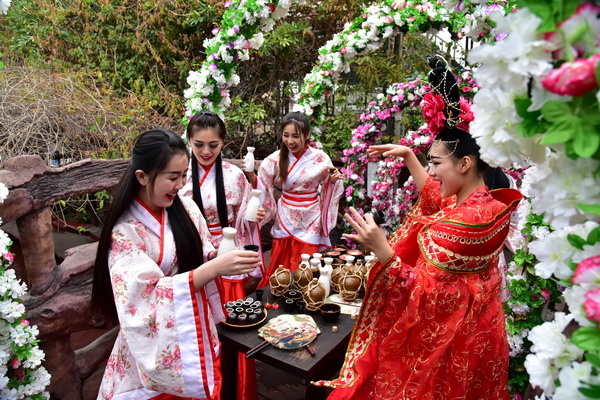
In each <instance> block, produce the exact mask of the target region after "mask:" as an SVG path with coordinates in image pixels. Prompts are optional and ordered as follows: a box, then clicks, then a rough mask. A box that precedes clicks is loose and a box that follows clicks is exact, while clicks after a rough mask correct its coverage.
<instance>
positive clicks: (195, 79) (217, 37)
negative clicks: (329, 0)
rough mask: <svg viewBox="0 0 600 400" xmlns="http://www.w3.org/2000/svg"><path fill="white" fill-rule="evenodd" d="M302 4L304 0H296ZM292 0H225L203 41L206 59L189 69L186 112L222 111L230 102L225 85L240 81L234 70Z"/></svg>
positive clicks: (288, 6) (255, 46) (188, 114)
mask: <svg viewBox="0 0 600 400" xmlns="http://www.w3.org/2000/svg"><path fill="white" fill-rule="evenodd" d="M296 2H297V3H298V4H304V3H305V2H306V0H296ZM291 4H292V0H272V1H267V0H233V1H231V0H228V1H226V2H225V7H227V10H226V11H225V13H224V14H223V20H222V21H221V27H220V28H215V29H213V31H212V33H213V35H214V36H213V37H212V38H211V39H207V40H205V42H204V48H205V51H206V55H207V59H206V60H205V61H204V62H203V63H202V67H201V69H200V70H199V71H190V72H189V75H188V77H187V83H188V84H189V85H190V87H189V88H188V89H186V90H185V91H184V97H185V98H186V99H188V100H187V101H186V112H185V114H186V116H187V117H190V116H192V115H194V114H195V113H196V112H198V111H206V110H210V111H215V112H220V113H222V112H223V111H224V110H225V109H226V108H227V107H229V105H230V104H231V98H230V96H229V89H230V88H231V87H233V86H236V85H237V84H238V83H239V82H240V77H239V76H238V75H237V74H236V71H237V67H238V65H239V63H240V62H241V61H245V60H248V59H249V58H250V54H249V50H250V49H259V48H260V47H261V46H262V44H263V41H264V37H263V32H269V31H271V30H273V27H274V26H275V21H276V20H278V19H280V18H284V17H285V16H287V15H288V13H289V9H290V6H291Z"/></svg>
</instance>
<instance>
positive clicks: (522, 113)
mask: <svg viewBox="0 0 600 400" xmlns="http://www.w3.org/2000/svg"><path fill="white" fill-rule="evenodd" d="M530 105H531V99H529V98H528V97H526V98H515V109H516V111H517V114H519V117H521V118H525V119H529V117H530V115H531V114H532V113H530V112H529V111H527V109H528V108H529V106H530ZM538 115H539V113H538ZM536 117H537V116H536Z"/></svg>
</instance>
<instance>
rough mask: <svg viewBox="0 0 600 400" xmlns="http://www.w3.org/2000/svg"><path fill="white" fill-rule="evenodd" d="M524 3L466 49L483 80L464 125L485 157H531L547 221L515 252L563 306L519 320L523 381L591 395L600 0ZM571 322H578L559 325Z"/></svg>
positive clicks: (597, 367) (599, 213)
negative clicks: (536, 318)
mask: <svg viewBox="0 0 600 400" xmlns="http://www.w3.org/2000/svg"><path fill="white" fill-rule="evenodd" d="M529 3H530V1H528V0H525V1H522V4H523V6H524V7H523V8H521V9H520V10H519V11H518V12H515V13H512V14H510V15H507V16H505V17H502V16H494V17H492V19H493V20H494V22H495V23H496V28H494V30H493V32H492V33H494V34H496V35H497V38H498V39H499V40H498V41H497V42H496V43H494V44H489V45H482V46H480V47H478V48H475V49H473V50H472V51H471V54H470V55H469V61H470V62H471V63H481V65H480V66H479V68H478V70H477V72H476V74H475V78H476V80H477V82H478V83H479V84H481V86H482V87H483V89H481V90H480V91H479V92H478V93H477V94H476V96H475V98H474V105H473V112H474V114H475V120H474V121H473V123H472V124H471V133H472V134H473V136H475V137H476V138H477V142H478V143H479V145H480V147H481V149H482V158H484V160H486V161H487V162H488V163H490V164H492V165H500V166H504V167H507V166H509V165H510V164H512V163H517V164H518V165H521V166H526V165H531V167H530V168H528V169H527V170H526V171H525V175H524V178H523V184H522V185H523V186H522V191H523V193H524V194H525V195H526V196H527V197H528V198H529V199H530V202H531V205H530V206H531V210H532V212H533V213H535V214H537V215H543V217H541V219H540V220H541V222H543V225H540V226H532V227H531V235H532V236H533V237H534V238H535V240H533V241H531V242H530V243H526V244H525V245H523V247H522V250H523V252H522V253H518V254H520V257H521V258H522V259H527V260H528V263H530V265H529V268H528V272H531V273H534V274H535V276H536V277H537V279H546V280H547V282H551V281H555V282H559V283H560V284H561V285H564V286H565V289H564V292H563V297H564V300H565V301H566V304H567V306H568V311H567V312H557V313H554V315H550V316H549V317H550V318H548V319H549V320H548V321H547V322H543V323H540V324H539V325H537V326H533V327H528V328H527V329H529V332H528V333H527V334H526V338H527V340H528V341H529V342H530V343H531V347H530V348H528V349H524V353H529V354H527V355H526V357H525V362H524V366H525V368H526V371H527V373H528V374H529V381H530V382H531V384H532V385H534V386H537V387H539V388H540V389H541V390H542V391H543V395H542V398H545V399H552V398H554V399H566V398H569V399H583V398H598V397H599V396H600V378H599V376H600V375H599V372H600V359H599V358H598V352H599V351H600V329H599V324H598V322H599V320H600V318H599V317H598V310H599V309H600V307H599V306H598V305H599V304H600V298H599V296H598V294H599V293H600V283H599V282H600V279H598V276H600V256H599V255H600V225H599V222H600V176H599V174H598V172H600V162H599V161H598V160H599V158H600V157H599V156H598V154H599V148H600V138H599V137H598V134H597V131H598V128H599V126H598V125H600V111H599V108H598V106H599V103H598V96H600V91H598V77H597V76H596V75H595V71H596V69H597V68H598V66H599V64H598V60H599V58H600V56H599V55H598V50H597V44H598V43H599V42H600V19H599V18H598V13H599V12H600V7H598V6H596V5H592V4H588V3H583V4H578V3H579V2H564V3H561V4H560V5H559V4H558V3H555V2H552V1H550V0H548V1H546V3H547V4H545V5H540V4H539V1H538V2H535V7H531V8H528V7H527V6H528V5H529ZM531 4H534V2H531ZM534 228H535V229H534ZM511 284H512V282H511ZM513 294H514V293H513ZM572 324H575V325H576V326H579V328H578V329H577V330H576V331H575V332H574V333H573V334H572V335H571V336H567V335H565V334H564V333H563V331H564V329H565V327H567V326H568V325H572ZM515 332H516V329H515ZM523 332H524V331H523Z"/></svg>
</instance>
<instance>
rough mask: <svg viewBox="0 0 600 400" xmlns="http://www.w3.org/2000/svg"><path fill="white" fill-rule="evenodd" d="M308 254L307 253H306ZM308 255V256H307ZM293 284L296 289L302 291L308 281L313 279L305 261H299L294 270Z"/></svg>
mask: <svg viewBox="0 0 600 400" xmlns="http://www.w3.org/2000/svg"><path fill="white" fill-rule="evenodd" d="M307 255H308V254H307ZM309 257H310V256H309ZM293 275H294V285H295V286H296V288H298V290H300V291H304V290H305V289H306V287H307V286H308V284H309V283H310V281H311V280H312V279H313V276H312V271H311V270H310V266H309V265H308V264H307V263H304V262H301V263H300V266H299V267H298V269H297V270H295V271H294V274H293Z"/></svg>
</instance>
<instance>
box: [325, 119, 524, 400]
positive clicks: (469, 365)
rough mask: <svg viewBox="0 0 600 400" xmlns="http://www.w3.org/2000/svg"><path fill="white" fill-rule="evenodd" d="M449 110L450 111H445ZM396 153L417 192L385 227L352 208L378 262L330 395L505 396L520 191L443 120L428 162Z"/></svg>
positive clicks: (440, 399) (396, 148)
mask: <svg viewBox="0 0 600 400" xmlns="http://www.w3.org/2000/svg"><path fill="white" fill-rule="evenodd" d="M449 119H450V118H448V120H449ZM368 152H369V153H370V155H371V156H373V155H377V154H383V156H385V157H389V156H397V157H403V158H404V160H405V162H406V165H407V167H408V169H409V171H410V173H411V174H412V176H413V178H414V180H415V183H416V184H417V187H418V188H419V190H420V192H421V193H420V197H419V199H418V200H417V203H416V204H415V206H414V208H413V209H412V210H411V212H410V213H409V214H408V215H407V216H406V217H405V220H404V221H403V224H402V225H401V226H400V227H399V228H398V230H397V231H396V232H395V233H394V234H393V235H392V236H391V237H390V238H389V243H388V241H387V240H386V238H385V234H384V232H383V231H382V230H381V229H380V228H379V227H378V226H377V225H376V224H375V222H374V221H373V217H372V215H370V214H366V215H365V217H364V218H362V217H361V216H360V214H359V213H358V212H356V210H354V209H353V208H351V209H350V213H351V215H348V214H346V219H347V220H348V222H349V223H350V224H351V225H352V227H353V228H354V230H355V232H356V234H354V235H345V236H346V237H347V238H350V239H353V240H356V241H358V242H359V243H361V244H363V245H364V246H365V247H368V248H370V249H372V251H373V252H374V253H375V254H376V256H377V258H378V259H379V260H380V262H377V263H376V264H375V265H374V266H373V268H372V269H371V272H370V274H369V282H368V286H367V290H366V294H365V298H364V299H363V303H362V307H361V309H360V314H359V316H358V318H357V320H356V324H355V327H354V330H353V333H352V336H351V340H350V344H349V347H348V351H347V353H346V359H345V361H344V365H343V367H342V369H341V372H340V377H339V378H338V379H336V380H333V381H331V382H329V381H321V382H317V383H316V384H317V385H321V386H328V387H333V388H335V389H334V390H333V392H332V393H331V394H330V396H329V399H330V400H341V399H344V400H349V399H352V400H368V399H386V400H390V399H397V400H417V399H418V400H450V399H452V400H457V399H461V400H480V399H486V400H488V399H494V400H508V399H510V396H509V393H508V389H507V380H508V361H509V347H508V342H507V336H506V329H505V317H504V311H503V306H502V302H501V300H500V292H501V289H502V285H501V282H502V279H501V276H500V273H499V270H498V256H499V254H500V252H501V251H502V249H503V247H504V240H505V238H506V236H507V233H508V231H509V225H510V214H511V212H512V211H513V210H514V209H515V208H516V206H517V204H518V203H519V201H520V199H521V197H522V196H521V194H520V193H519V192H518V191H517V190H514V189H508V188H507V187H508V186H509V182H508V179H507V177H506V176H505V175H504V173H503V172H502V171H501V170H500V169H498V168H491V167H489V166H488V165H487V164H486V163H485V162H483V161H482V160H481V159H480V157H479V146H478V145H477V143H476V142H475V139H473V138H472V137H471V136H470V135H469V133H468V127H467V126H466V125H464V124H463V125H462V126H461V127H456V126H455V127H446V129H444V130H443V131H442V132H441V133H439V134H438V135H437V136H436V140H435V141H434V142H433V144H432V146H431V149H430V153H429V154H430V166H429V170H428V171H426V170H425V169H424V168H423V167H422V166H421V164H420V163H419V161H418V160H417V158H416V156H415V155H414V153H413V152H412V150H411V149H410V148H408V147H405V146H400V145H391V144H390V145H380V146H371V147H370V148H369V150H368Z"/></svg>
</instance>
